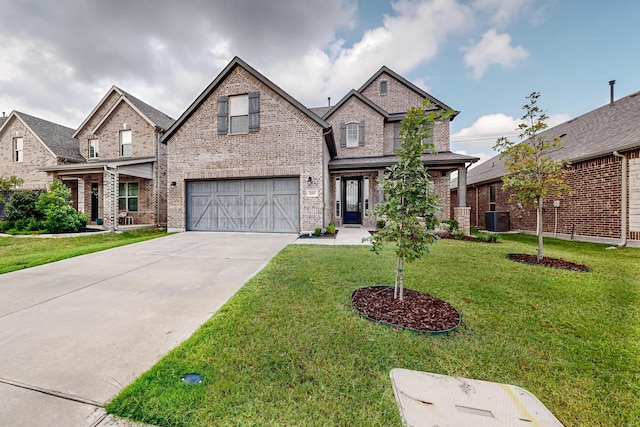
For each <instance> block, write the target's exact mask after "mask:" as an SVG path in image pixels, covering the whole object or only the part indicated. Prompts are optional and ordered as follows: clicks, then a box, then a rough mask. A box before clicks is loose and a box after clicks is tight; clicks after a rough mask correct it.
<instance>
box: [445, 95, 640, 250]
mask: <svg viewBox="0 0 640 427" xmlns="http://www.w3.org/2000/svg"><path fill="white" fill-rule="evenodd" d="M639 124H640V92H636V93H633V94H631V95H629V96H626V97H624V98H621V99H618V100H616V101H613V99H612V101H611V103H609V104H607V105H604V106H602V107H600V108H598V109H595V110H593V111H590V112H588V113H586V114H584V115H582V116H579V117H576V118H575V119H572V120H569V121H567V122H565V123H563V124H561V125H558V126H555V127H553V128H550V129H547V130H545V131H544V132H543V133H542V134H541V135H544V136H546V137H547V138H548V139H553V138H555V137H561V140H562V142H561V144H562V148H561V149H559V150H557V151H555V152H554V153H553V155H552V157H553V158H555V159H568V160H569V162H570V165H569V171H570V173H569V175H568V178H567V181H566V182H567V184H569V185H570V186H571V188H572V189H573V192H572V194H568V195H564V196H563V197H560V198H558V199H555V200H554V199H553V198H548V199H546V200H544V213H543V215H544V216H543V227H544V230H543V231H544V232H545V233H553V234H557V235H560V236H561V237H569V238H575V239H579V240H596V241H598V240H602V241H605V242H613V241H616V242H617V241H619V242H620V243H622V244H626V243H629V244H630V245H633V246H636V245H640V125H639ZM504 174H505V169H504V162H503V161H502V160H500V158H499V156H496V157H493V158H492V159H489V160H488V161H486V162H484V163H482V164H480V165H478V166H477V167H475V168H473V169H471V170H469V172H468V177H467V202H468V204H469V206H470V207H471V225H472V226H473V227H478V228H486V223H485V212H486V211H508V212H509V220H510V229H511V230H520V231H529V232H535V231H536V211H535V209H534V208H532V207H521V206H520V205H518V204H517V203H516V202H515V201H514V202H512V203H509V202H508V199H509V196H510V192H505V191H502V181H501V177H502V176H503V175H504ZM451 192H452V196H451V198H452V200H455V199H456V197H457V192H458V190H457V188H452V190H451ZM556 218H557V221H556Z"/></svg>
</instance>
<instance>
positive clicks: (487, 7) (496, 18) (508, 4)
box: [472, 0, 532, 26]
mask: <svg viewBox="0 0 640 427" xmlns="http://www.w3.org/2000/svg"><path fill="white" fill-rule="evenodd" d="M531 3H532V0H474V1H473V3H472V7H473V8H474V9H475V10H478V11H481V12H486V13H488V14H489V15H490V18H489V20H490V21H489V22H490V23H491V24H493V25H500V26H504V25H507V24H509V23H511V22H512V21H513V20H514V18H516V16H518V15H519V14H521V13H522V11H523V10H525V9H527V8H528V7H529V6H530V5H531Z"/></svg>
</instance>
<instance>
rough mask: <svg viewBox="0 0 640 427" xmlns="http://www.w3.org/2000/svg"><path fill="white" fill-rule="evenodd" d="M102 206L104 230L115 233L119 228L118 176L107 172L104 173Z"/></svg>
mask: <svg viewBox="0 0 640 427" xmlns="http://www.w3.org/2000/svg"><path fill="white" fill-rule="evenodd" d="M102 182H103V188H102V206H103V214H102V218H103V221H104V223H103V224H104V228H106V229H107V230H111V231H115V230H116V229H117V226H118V222H117V221H118V218H117V214H116V211H117V207H118V206H117V203H118V174H117V172H115V173H114V172H111V171H109V170H105V171H104V172H103V173H102Z"/></svg>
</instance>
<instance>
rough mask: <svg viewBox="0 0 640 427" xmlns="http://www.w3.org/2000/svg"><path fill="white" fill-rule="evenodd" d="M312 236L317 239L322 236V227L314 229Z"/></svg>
mask: <svg viewBox="0 0 640 427" xmlns="http://www.w3.org/2000/svg"><path fill="white" fill-rule="evenodd" d="M313 235H314V236H316V237H318V236H321V235H322V227H316V228H314V229H313Z"/></svg>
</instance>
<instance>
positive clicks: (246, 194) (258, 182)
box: [162, 57, 477, 232]
mask: <svg viewBox="0 0 640 427" xmlns="http://www.w3.org/2000/svg"><path fill="white" fill-rule="evenodd" d="M383 81H384V83H382V82H383ZM383 88H384V92H383V93H381V91H382V89H383ZM425 98H429V99H430V100H431V101H432V102H433V103H435V104H436V106H438V107H441V108H446V109H448V107H447V106H446V105H445V104H443V103H442V102H440V101H438V100H436V99H435V98H433V97H431V96H430V95H428V94H427V93H426V92H424V91H422V90H421V89H419V88H417V87H416V86H415V85H413V84H411V83H410V82H408V81H407V80H405V79H404V78H402V77H400V76H399V75H397V74H396V73H394V72H393V71H391V70H389V69H388V68H386V67H383V68H382V69H381V70H380V71H379V72H377V73H376V74H375V75H374V76H373V77H372V78H371V79H370V80H369V81H367V82H366V83H365V84H364V85H363V87H362V88H361V89H360V90H358V91H351V92H350V93H349V94H348V95H347V96H346V97H345V98H343V99H342V100H341V101H340V102H339V103H338V104H337V105H335V106H334V107H331V108H319V109H308V108H306V107H305V106H304V105H302V104H301V103H300V102H298V101H297V100H295V99H294V98H293V97H291V96H290V95H289V94H287V93H286V92H284V91H283V90H282V89H280V88H279V87H278V86H276V85H275V84H273V83H272V82H271V81H269V80H268V79H267V78H266V77H264V76H263V75H262V74H260V73H258V72H257V71H256V70H255V69H253V68H252V67H250V66H249V65H248V64H246V63H245V62H244V61H242V60H241V59H239V58H237V57H236V58H234V59H233V60H232V61H231V62H230V63H229V64H228V65H227V66H226V67H225V69H224V70H223V71H222V72H221V73H220V74H219V75H218V76H217V77H216V78H215V80H214V81H213V82H212V83H211V84H210V85H209V86H208V87H207V88H206V89H205V90H204V92H202V94H201V95H200V96H199V97H198V98H197V99H196V100H195V101H194V102H193V104H191V106H190V107H189V108H188V109H187V110H186V111H185V112H184V113H183V114H182V116H181V117H180V118H179V119H178V120H177V121H176V122H175V124H174V125H173V126H172V127H171V128H169V129H168V130H167V132H166V133H165V135H164V136H163V137H162V142H163V143H164V144H166V146H167V151H168V159H167V164H168V177H167V181H168V183H169V186H168V228H169V230H170V231H184V230H201V231H259V232H301V231H310V230H313V229H314V228H315V227H322V226H324V225H326V224H328V223H329V222H330V221H334V222H336V223H337V224H338V225H341V224H345V223H347V224H361V225H363V226H365V227H373V226H375V219H374V218H371V217H369V214H368V212H367V210H368V209H371V208H373V205H374V204H375V203H377V201H378V200H379V198H380V196H379V194H378V192H377V189H376V185H375V181H376V178H377V177H378V176H380V175H381V174H382V173H383V172H384V170H385V168H386V167H388V166H390V165H391V164H393V163H395V162H396V161H397V160H398V157H397V155H395V154H394V147H397V144H398V137H397V132H398V126H397V123H399V121H400V120H402V118H403V117H404V113H405V112H406V110H407V109H408V108H409V107H411V106H419V105H420V104H421V103H422V100H423V99H425ZM334 133H336V134H337V136H335V137H334ZM334 138H335V139H337V140H338V144H336V142H335V140H334ZM434 141H435V145H436V147H437V151H438V152H437V153H436V154H433V155H425V156H424V161H425V164H427V165H428V166H429V170H430V173H431V176H432V178H433V179H434V181H435V183H436V187H437V191H438V193H439V194H440V195H441V198H442V199H443V203H444V205H445V208H446V209H445V210H444V215H443V218H446V217H448V216H446V214H447V213H448V212H449V207H450V206H449V191H448V182H449V178H448V175H449V173H450V172H451V171H454V170H457V171H459V172H460V171H461V172H460V173H461V176H463V178H464V171H465V170H466V169H465V166H466V165H467V164H469V163H471V162H474V161H476V160H477V159H476V158H474V157H468V156H463V155H459V154H454V153H451V152H450V151H449V123H448V122H447V123H439V124H437V125H436V127H435V132H434ZM336 145H338V146H336ZM463 182H464V181H463ZM465 188H466V187H464V186H463V188H462V191H463V192H464V189H465ZM454 210H455V212H456V215H457V216H458V217H460V218H461V222H462V223H463V224H464V223H465V218H466V223H467V224H468V208H467V207H466V206H464V204H463V206H462V207H455V208H454Z"/></svg>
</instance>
